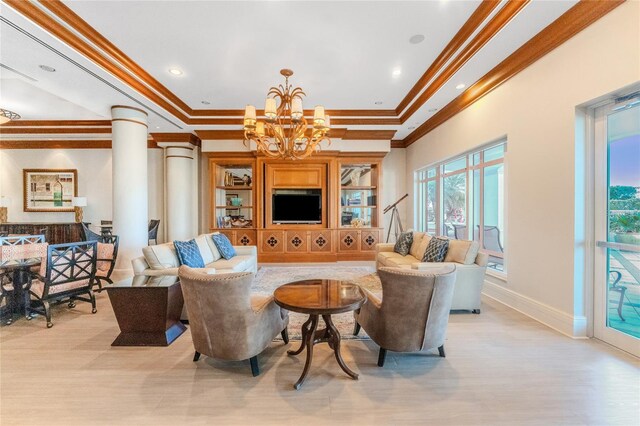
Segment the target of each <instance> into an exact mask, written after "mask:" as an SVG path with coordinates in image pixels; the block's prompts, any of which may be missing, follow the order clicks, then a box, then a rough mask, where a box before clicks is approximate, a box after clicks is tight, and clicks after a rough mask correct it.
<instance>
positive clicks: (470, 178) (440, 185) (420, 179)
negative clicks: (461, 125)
mask: <svg viewBox="0 0 640 426" xmlns="http://www.w3.org/2000/svg"><path fill="white" fill-rule="evenodd" d="M500 145H503V147H504V149H503V155H502V157H500V158H497V159H493V160H490V161H488V162H486V163H485V162H484V156H485V155H484V154H485V151H486V150H489V149H492V148H495V147H497V146H500ZM507 150H508V144H507V139H506V138H503V139H500V140H499V141H497V142H493V143H490V144H487V145H484V146H482V147H479V148H476V149H474V150H472V151H468V152H466V153H464V154H461V155H456V156H453V157H450V158H448V159H446V160H443V161H440V162H438V163H434V164H430V165H428V166H425V167H422V168H420V169H418V170H416V171H415V172H414V188H415V191H414V194H418V196H417V197H416V202H415V207H414V226H415V228H416V230H417V231H420V232H429V221H428V200H429V188H428V186H429V183H430V182H433V181H435V182H436V184H435V186H436V196H435V200H434V206H433V207H434V212H435V216H436V217H435V223H436V226H435V235H440V236H442V235H444V236H446V235H447V232H446V229H444V226H445V225H444V222H445V220H444V219H445V218H444V202H443V197H444V179H445V178H447V177H449V176H454V175H458V174H462V173H464V174H465V178H466V184H465V209H466V210H465V223H466V225H467V226H466V229H465V231H464V235H463V237H464V239H469V240H472V241H473V240H474V232H473V228H475V227H476V226H478V239H477V240H476V241H478V243H479V244H480V250H481V251H482V252H483V253H486V254H488V255H490V256H492V257H497V258H500V259H503V261H504V258H505V253H502V252H496V251H493V250H488V249H485V248H484V228H485V224H484V210H485V209H484V207H485V205H484V203H485V199H484V198H485V194H484V193H485V188H484V181H485V179H484V174H485V169H486V168H488V167H492V166H495V165H498V164H503V165H505V167H506V164H505V158H506V156H507ZM477 154H479V162H478V164H475V165H474V164H473V157H474V155H477ZM461 158H464V159H465V163H466V167H464V168H462V169H458V170H455V171H451V172H445V165H446V164H449V163H451V162H454V161H458V160H460V159H461ZM431 170H435V171H436V173H435V175H434V176H433V177H428V176H429V171H431ZM476 170H478V171H479V172H478V175H479V180H480V182H479V185H478V188H479V197H478V200H479V204H480V205H479V206H478V210H479V217H478V223H475V218H474V217H473V216H474V212H473V210H474V208H475V207H476V206H474V200H473V199H474V191H475V188H474V186H475V182H474V179H475V178H474V172H475V171H476ZM505 207H506V206H503V209H504V208H505ZM503 214H504V212H503ZM505 216H506V215H505ZM505 219H506V217H505ZM503 232H504V231H503ZM503 265H504V263H503ZM496 272H501V273H505V272H506V270H503V271H501V270H499V269H496Z"/></svg>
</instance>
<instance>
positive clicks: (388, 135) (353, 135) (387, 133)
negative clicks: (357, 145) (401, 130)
mask: <svg viewBox="0 0 640 426" xmlns="http://www.w3.org/2000/svg"><path fill="white" fill-rule="evenodd" d="M395 134H396V130H347V132H346V133H345V135H344V136H343V137H342V139H344V140H391V139H393V136H394V135H395Z"/></svg>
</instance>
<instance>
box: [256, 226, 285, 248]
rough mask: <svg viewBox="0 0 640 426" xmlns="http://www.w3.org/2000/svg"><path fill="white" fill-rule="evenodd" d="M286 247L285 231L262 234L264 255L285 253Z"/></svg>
mask: <svg viewBox="0 0 640 426" xmlns="http://www.w3.org/2000/svg"><path fill="white" fill-rule="evenodd" d="M285 246H286V241H285V239H284V231H275V230H274V231H272V230H264V231H261V232H260V249H261V250H262V253H284V248H285Z"/></svg>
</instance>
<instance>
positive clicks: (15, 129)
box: [0, 126, 111, 135]
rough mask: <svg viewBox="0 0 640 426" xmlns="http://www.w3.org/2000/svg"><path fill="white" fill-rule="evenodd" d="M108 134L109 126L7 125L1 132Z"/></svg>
mask: <svg viewBox="0 0 640 426" xmlns="http://www.w3.org/2000/svg"><path fill="white" fill-rule="evenodd" d="M69 133H76V134H89V133H91V134H106V133H111V126H109V127H39V126H35V127H6V128H5V126H2V128H0V134H5V135H23V134H47V135H51V134H69Z"/></svg>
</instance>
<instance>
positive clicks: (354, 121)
mask: <svg viewBox="0 0 640 426" xmlns="http://www.w3.org/2000/svg"><path fill="white" fill-rule="evenodd" d="M257 113H258V114H260V111H258V112H257ZM329 115H331V114H329ZM306 118H307V120H309V121H311V120H313V115H309V116H308V117H306ZM243 123H244V122H243V118H242V117H234V118H190V119H189V122H188V124H190V125H197V126H225V125H226V126H229V125H234V126H242V125H243ZM331 124H336V125H341V126H344V125H348V124H349V125H355V126H363V125H365V126H366V125H369V126H372V125H376V126H395V125H399V124H402V123H401V122H400V119H399V118H396V117H393V118H333V117H332V118H331Z"/></svg>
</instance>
